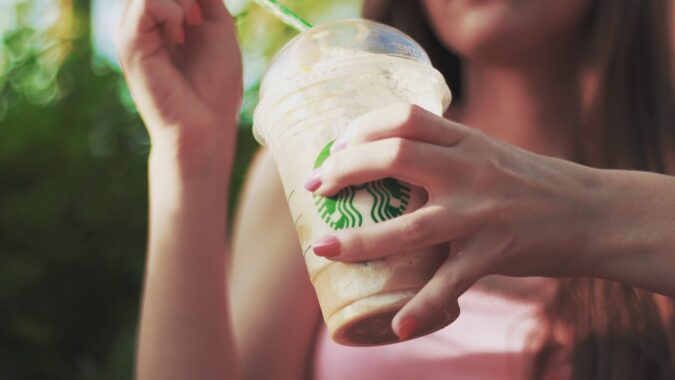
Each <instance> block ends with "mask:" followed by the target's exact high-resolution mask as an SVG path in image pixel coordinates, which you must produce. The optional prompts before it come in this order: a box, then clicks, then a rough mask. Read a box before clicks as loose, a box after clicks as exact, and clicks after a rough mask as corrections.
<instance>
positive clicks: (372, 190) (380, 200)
mask: <svg viewBox="0 0 675 380" xmlns="http://www.w3.org/2000/svg"><path fill="white" fill-rule="evenodd" d="M331 146H333V142H331V143H329V144H328V145H326V146H325V147H324V148H323V150H322V151H321V153H319V156H318V157H317V159H316V161H315V162H314V168H318V167H319V166H321V165H322V164H323V162H324V161H325V160H326V158H328V156H330V148H331ZM409 201H410V186H409V185H408V184H406V183H404V182H401V181H399V180H397V179H395V178H384V179H381V180H378V181H375V182H369V183H366V184H361V185H354V186H348V187H346V188H344V189H342V190H340V192H339V193H337V194H336V195H334V196H332V197H321V196H318V195H315V196H314V205H315V206H316V209H317V211H318V212H319V215H320V216H321V219H323V221H324V222H326V224H327V225H328V226H329V227H330V228H332V229H334V230H341V229H343V228H352V227H360V226H362V225H363V219H364V217H365V218H370V220H371V222H373V223H379V222H382V221H385V220H388V219H392V218H395V217H397V216H399V215H403V213H404V212H405V210H406V208H407V207H408V202H409Z"/></svg>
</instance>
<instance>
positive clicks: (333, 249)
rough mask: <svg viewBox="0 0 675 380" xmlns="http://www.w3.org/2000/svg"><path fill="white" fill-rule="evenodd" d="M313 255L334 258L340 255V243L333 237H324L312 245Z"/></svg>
mask: <svg viewBox="0 0 675 380" xmlns="http://www.w3.org/2000/svg"><path fill="white" fill-rule="evenodd" d="M312 249H313V250H314V254H315V255H317V256H321V257H334V256H337V255H339V254H340V241H339V240H338V239H337V238H336V237H335V236H325V237H323V238H321V239H319V240H317V241H315V242H314V244H313V245H312Z"/></svg>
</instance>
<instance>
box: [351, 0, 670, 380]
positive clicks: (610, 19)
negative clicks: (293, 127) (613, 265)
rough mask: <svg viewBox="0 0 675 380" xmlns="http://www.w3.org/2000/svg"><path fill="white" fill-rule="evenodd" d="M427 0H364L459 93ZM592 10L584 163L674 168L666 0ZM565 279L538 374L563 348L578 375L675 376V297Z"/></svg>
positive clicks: (548, 315) (453, 63) (456, 68)
mask: <svg viewBox="0 0 675 380" xmlns="http://www.w3.org/2000/svg"><path fill="white" fill-rule="evenodd" d="M420 3H421V1H419V0H395V1H387V0H367V1H366V2H365V12H364V13H365V17H368V18H372V19H375V20H377V21H380V22H384V23H387V24H390V25H392V26H394V27H397V28H399V29H401V30H403V31H404V32H406V33H408V34H409V35H411V36H412V37H413V38H414V39H415V40H416V41H418V42H419V43H420V44H421V45H422V46H423V47H424V48H425V50H427V52H428V53H429V56H430V58H431V60H432V63H433V64H434V66H435V67H436V68H437V69H439V71H441V72H442V73H443V75H444V76H445V77H446V81H447V82H448V84H449V85H450V86H451V89H452V91H453V97H454V98H455V99H457V98H458V97H461V86H460V80H461V75H460V65H459V59H458V58H457V57H456V56H455V55H454V54H453V53H452V52H451V51H448V49H447V48H446V47H445V46H444V45H443V44H442V43H441V42H440V41H439V39H438V38H437V37H436V36H435V35H434V32H433V30H432V28H431V27H430V26H429V24H428V21H427V20H426V17H425V14H424V10H423V9H422V6H421V4H420ZM593 7H594V9H593V14H592V17H591V25H590V28H589V30H590V32H589V33H590V34H589V36H588V37H589V39H588V46H587V48H588V54H587V57H586V58H587V59H586V60H585V62H584V63H585V67H584V68H583V69H584V70H583V71H584V72H586V73H589V78H591V79H592V83H591V84H592V93H591V95H590V96H589V98H590V99H589V100H590V101H589V102H588V103H587V104H584V115H583V119H584V125H583V126H582V128H581V131H580V136H579V137H580V140H581V141H580V144H579V145H580V146H579V147H578V149H579V152H580V153H579V156H580V157H579V160H580V162H581V163H583V164H586V165H590V166H595V167H603V168H622V169H634V170H644V171H653V172H660V173H668V172H669V174H675V165H673V162H672V159H673V157H674V156H675V90H674V85H673V83H675V78H673V77H672V75H673V62H672V61H671V60H672V53H673V49H672V46H671V43H673V41H670V40H669V38H668V36H669V29H668V27H669V19H668V17H669V9H668V0H622V1H612V0H604V1H595V2H594V5H593ZM558 282H559V286H558V290H557V292H556V294H555V295H554V297H553V298H552V299H551V300H549V302H548V303H547V305H546V306H545V308H544V311H543V322H544V326H547V327H548V329H547V330H546V333H545V334H544V338H543V339H542V340H540V341H539V342H538V344H539V348H538V353H537V355H536V358H535V360H534V363H533V368H532V374H531V377H532V378H533V379H543V378H546V376H547V371H548V369H550V367H551V366H552V365H553V363H554V362H555V361H556V360H557V359H558V358H559V357H561V354H562V355H563V356H564V357H567V359H568V361H569V362H570V363H571V365H572V379H574V380H610V379H611V380H617V379H618V380H623V379H626V380H629V379H630V380H632V379H675V364H674V363H675V333H674V330H675V316H674V315H673V302H672V300H670V299H666V298H659V297H658V296H655V295H653V294H651V293H649V292H646V291H642V290H638V289H634V288H631V287H629V286H626V285H623V284H619V283H614V282H610V281H604V280H597V279H585V278H579V279H562V280H559V281H558ZM659 300H660V301H659ZM560 337H563V338H562V339H561V338H560ZM561 340H563V341H561Z"/></svg>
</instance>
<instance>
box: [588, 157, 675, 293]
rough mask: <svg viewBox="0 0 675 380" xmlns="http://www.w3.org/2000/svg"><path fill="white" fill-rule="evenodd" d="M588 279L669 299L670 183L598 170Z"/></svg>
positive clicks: (673, 249) (674, 279) (673, 286)
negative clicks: (638, 289) (600, 279)
mask: <svg viewBox="0 0 675 380" xmlns="http://www.w3.org/2000/svg"><path fill="white" fill-rule="evenodd" d="M599 172H602V173H601V174H600V175H599V177H600V178H601V181H600V183H601V184H600V185H599V188H600V189H601V190H600V191H599V192H597V193H596V195H597V198H596V200H595V202H597V203H598V204H600V207H599V208H598V210H599V211H600V215H598V218H596V220H595V221H594V222H593V223H591V226H592V227H591V228H590V229H589V233H590V236H589V238H588V242H589V244H588V247H587V249H586V250H585V253H584V256H586V259H585V260H588V261H587V262H586V264H585V265H586V268H587V270H588V274H589V275H592V276H595V277H601V278H605V279H610V280H615V281H619V282H623V283H626V284H629V285H631V286H635V287H639V288H643V289H646V290H650V291H653V292H657V293H661V294H664V295H667V296H670V297H675V178H673V177H670V176H665V175H659V174H653V173H646V172H637V171H623V170H601V171H599Z"/></svg>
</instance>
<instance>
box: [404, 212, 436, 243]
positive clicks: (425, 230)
mask: <svg viewBox="0 0 675 380" xmlns="http://www.w3.org/2000/svg"><path fill="white" fill-rule="evenodd" d="M403 234H404V235H403V236H404V239H405V240H406V241H407V243H408V244H409V245H410V246H412V247H420V246H424V245H426V244H428V243H429V240H430V239H431V237H432V236H433V229H432V223H431V220H430V219H429V218H428V217H416V218H412V219H410V220H409V221H407V222H406V223H405V224H404V226H403Z"/></svg>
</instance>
